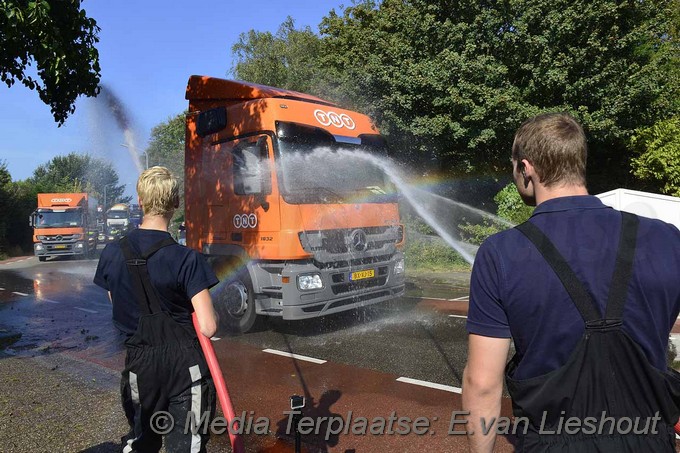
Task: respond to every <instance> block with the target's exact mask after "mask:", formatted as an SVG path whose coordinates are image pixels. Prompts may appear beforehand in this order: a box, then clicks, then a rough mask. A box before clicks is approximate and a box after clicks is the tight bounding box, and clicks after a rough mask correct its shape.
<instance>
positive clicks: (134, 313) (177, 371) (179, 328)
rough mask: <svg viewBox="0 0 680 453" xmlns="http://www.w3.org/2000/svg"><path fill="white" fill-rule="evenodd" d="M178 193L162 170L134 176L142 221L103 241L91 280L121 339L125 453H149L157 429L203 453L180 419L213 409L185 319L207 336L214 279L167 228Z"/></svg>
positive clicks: (170, 443)
mask: <svg viewBox="0 0 680 453" xmlns="http://www.w3.org/2000/svg"><path fill="white" fill-rule="evenodd" d="M178 190H179V189H178V182H177V179H176V178H175V177H174V176H173V175H172V174H171V173H170V172H169V171H168V170H167V169H166V168H164V167H152V168H150V169H148V170H146V171H145V172H144V173H142V174H141V176H140V177H139V180H138V181H137V194H138V196H139V204H140V205H141V206H142V209H143V210H144V220H143V222H142V224H141V226H140V228H139V229H136V230H133V231H131V232H130V233H129V234H128V235H127V236H125V237H124V238H122V239H120V240H118V241H116V242H112V243H110V244H108V245H107V246H106V248H105V249H104V250H103V251H102V254H101V258H100V260H99V265H98V267H97V271H96V274H95V277H94V282H95V284H97V285H99V286H101V287H102V288H104V289H105V290H107V291H108V292H109V297H110V299H111V302H112V304H113V322H114V324H115V325H116V327H117V328H118V329H119V330H121V332H123V333H124V334H125V337H126V341H125V346H126V352H127V354H126V358H125V369H124V371H123V373H122V380H121V394H122V401H123V409H124V411H125V415H126V417H127V419H128V422H129V425H130V432H129V434H128V435H126V436H124V437H123V439H122V442H123V451H124V452H126V453H128V452H144V453H146V452H157V451H158V450H159V449H160V447H161V443H162V440H163V439H162V435H161V434H164V435H165V448H166V451H168V452H169V453H170V452H187V453H188V452H194V451H201V452H204V451H205V445H206V442H207V441H208V437H209V436H208V434H209V433H208V431H207V430H204V429H198V430H197V429H191V428H192V427H189V428H190V429H188V430H186V429H185V427H186V426H185V425H186V421H187V420H193V421H194V422H195V423H196V424H198V423H199V422H200V421H201V420H203V421H205V422H209V421H210V420H211V419H212V417H213V415H214V412H215V387H214V385H213V382H212V378H211V376H210V372H209V370H208V366H207V364H206V361H205V358H204V356H203V353H202V351H201V348H200V345H199V343H198V337H197V334H196V331H195V330H194V328H193V325H192V318H191V316H192V313H193V312H195V313H196V315H197V317H198V322H199V325H200V330H201V334H203V335H205V336H208V337H211V336H212V335H214V333H215V331H216V329H217V316H216V314H215V310H214V308H213V304H212V300H211V298H210V293H209V292H208V289H209V288H211V287H212V286H214V285H215V284H217V283H218V280H217V278H216V277H215V274H214V273H213V271H212V269H211V268H210V266H209V265H208V264H207V262H206V261H205V259H204V258H203V257H202V256H201V255H200V254H199V253H197V252H196V251H194V250H191V249H188V248H186V247H182V246H180V245H178V244H177V243H176V242H175V241H174V240H173V239H172V237H171V236H170V234H169V233H168V225H169V223H170V219H171V218H172V216H173V213H174V211H175V209H176V208H177V207H178V205H179V193H178ZM206 412H207V413H208V414H207V415H208V416H207V417H205V415H206ZM166 413H167V414H166ZM168 417H171V418H172V421H170V419H169V418H168ZM173 424H174V427H173V428H172V429H169V427H170V426H171V425H173ZM193 427H194V428H195V427H196V426H193ZM199 428H200V427H199Z"/></svg>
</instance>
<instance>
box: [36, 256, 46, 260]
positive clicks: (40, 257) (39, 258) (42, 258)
mask: <svg viewBox="0 0 680 453" xmlns="http://www.w3.org/2000/svg"><path fill="white" fill-rule="evenodd" d="M38 260H39V261H46V260H47V257H46V256H39V257H38Z"/></svg>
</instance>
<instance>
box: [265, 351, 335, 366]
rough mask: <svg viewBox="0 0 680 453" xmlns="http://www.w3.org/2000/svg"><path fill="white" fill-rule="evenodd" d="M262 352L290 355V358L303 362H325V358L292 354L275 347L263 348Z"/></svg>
mask: <svg viewBox="0 0 680 453" xmlns="http://www.w3.org/2000/svg"><path fill="white" fill-rule="evenodd" d="M262 352H268V353H269V354H276V355H280V356H283V357H290V358H292V359H297V360H304V361H305V362H312V363H317V364H319V365H321V364H323V363H326V361H325V360H321V359H315V358H314V357H307V356H304V355H299V354H293V353H290V352H284V351H277V350H276V349H263V350H262Z"/></svg>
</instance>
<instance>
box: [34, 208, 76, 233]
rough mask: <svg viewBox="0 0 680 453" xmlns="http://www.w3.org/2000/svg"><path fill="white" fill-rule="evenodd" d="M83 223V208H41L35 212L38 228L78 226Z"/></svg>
mask: <svg viewBox="0 0 680 453" xmlns="http://www.w3.org/2000/svg"><path fill="white" fill-rule="evenodd" d="M82 224H83V212H82V209H67V210H51V209H39V210H38V212H36V213H35V226H36V227H37V228H64V227H77V226H82Z"/></svg>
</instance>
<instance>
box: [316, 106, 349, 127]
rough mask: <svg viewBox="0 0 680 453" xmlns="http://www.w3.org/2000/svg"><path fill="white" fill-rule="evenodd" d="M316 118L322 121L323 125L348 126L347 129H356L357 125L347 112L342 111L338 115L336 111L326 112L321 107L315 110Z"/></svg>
mask: <svg viewBox="0 0 680 453" xmlns="http://www.w3.org/2000/svg"><path fill="white" fill-rule="evenodd" d="M314 118H316V120H317V121H318V122H319V123H321V125H322V126H330V125H331V124H332V125H333V126H335V127H346V128H347V129H350V130H351V129H354V128H355V127H357V125H356V123H355V122H354V120H353V119H352V118H351V117H350V116H349V115H347V114H345V113H341V114H340V115H338V114H337V113H335V112H325V111H323V110H321V109H316V110H314Z"/></svg>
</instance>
